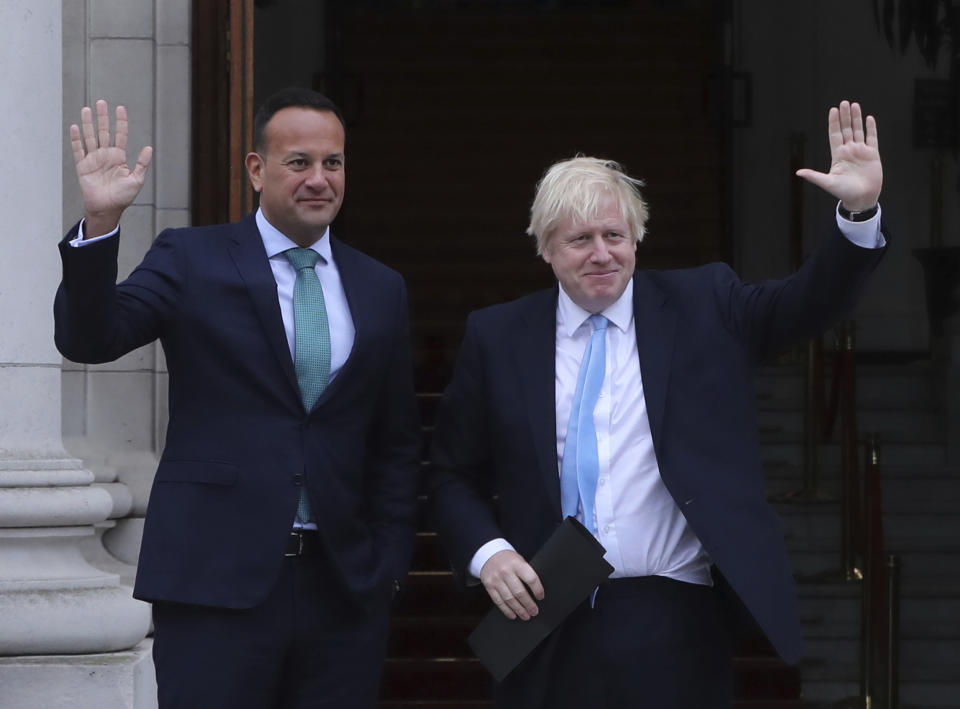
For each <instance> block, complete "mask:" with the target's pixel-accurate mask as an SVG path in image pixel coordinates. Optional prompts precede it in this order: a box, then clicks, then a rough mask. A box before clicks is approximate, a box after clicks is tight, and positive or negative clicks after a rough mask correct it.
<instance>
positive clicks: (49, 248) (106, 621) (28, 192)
mask: <svg viewBox="0 0 960 709" xmlns="http://www.w3.org/2000/svg"><path fill="white" fill-rule="evenodd" d="M61 23H62V15H61V0H4V1H3V2H2V3H0V66H3V67H6V68H7V69H8V70H7V71H4V72H2V74H0V95H2V96H5V97H7V98H8V103H7V106H8V110H7V111H5V112H4V126H3V139H4V149H3V152H4V164H5V166H6V167H5V169H4V170H2V171H0V213H2V214H3V226H2V227H0V231H2V233H3V234H2V235H3V252H4V257H3V258H2V259H0V333H2V335H0V655H2V656H4V657H2V658H0V706H3V707H9V708H10V709H19V707H38V706H44V707H46V708H47V709H50V708H52V707H60V706H64V707H66V706H72V707H93V706H97V707H103V708H104V709H107V708H108V707H110V708H112V707H126V706H134V704H131V703H130V702H131V701H132V699H130V698H131V697H132V696H133V695H134V694H135V692H134V691H133V690H132V689H130V688H129V687H128V688H127V689H128V690H129V691H127V690H123V689H120V688H118V687H117V686H114V685H115V683H116V677H115V676H113V675H112V674H111V673H112V672H113V669H101V670H99V671H92V670H89V668H86V667H83V668H81V667H80V666H81V665H83V664H84V662H85V659H84V657H83V656H82V655H81V656H80V657H73V658H64V657H56V658H50V657H47V658H27V657H23V656H38V655H43V656H51V655H61V654H69V655H77V654H86V653H110V652H114V651H120V650H127V649H129V648H132V647H134V646H135V645H137V644H138V643H139V642H140V641H141V640H143V638H144V637H145V636H146V633H147V631H148V629H149V621H150V614H149V607H148V606H147V605H146V604H143V603H141V602H139V601H135V600H134V599H133V598H132V596H131V591H130V589H129V588H128V587H126V586H122V585H121V584H120V582H119V578H118V577H117V576H116V575H115V574H110V573H107V572H104V571H102V570H100V569H98V568H96V567H94V566H91V565H90V564H89V563H88V562H87V561H86V560H85V558H84V556H83V554H82V552H81V547H82V545H83V543H84V541H85V540H87V539H89V538H90V537H92V536H93V535H94V534H95V529H94V525H96V524H98V523H100V522H102V521H104V520H105V519H107V518H108V516H110V514H111V512H112V510H113V507H114V500H113V499H112V497H111V494H110V492H109V491H108V490H106V489H104V488H103V487H97V486H93V485H92V484H91V483H93V481H94V476H93V474H92V473H90V472H89V471H87V470H84V468H83V466H82V464H81V462H80V461H79V460H77V459H74V458H71V457H69V456H68V455H67V454H66V453H65V452H64V448H63V443H62V437H61V410H60V400H61V398H60V397H61V382H60V378H61V371H60V370H61V357H60V355H59V354H58V353H57V351H56V349H55V348H54V345H53V317H52V307H51V306H52V299H53V294H54V292H55V289H56V285H57V282H58V281H59V267H58V256H57V253H56V241H57V239H58V237H59V235H60V234H61V233H62V229H63V225H62V219H61V210H60V199H61V194H62V182H61V179H62V177H61V175H62V173H61V161H62V157H61V156H62V144H63V141H64V140H65V137H64V136H65V133H64V129H63V125H62V122H61V115H62V84H61V72H62V65H61V61H62V60H61V41H62V39H61ZM92 664H93V665H94V666H99V667H101V668H105V666H107V665H109V664H110V663H108V662H105V661H104V660H103V659H102V656H98V659H97V660H96V661H94V662H93V663H92ZM112 664H113V665H114V666H117V665H119V664H123V663H122V661H114V662H113V663H112ZM76 670H80V671H79V672H77V671H76ZM132 674H134V673H131V676H132ZM70 676H75V678H76V682H71V681H70V680H69V679H65V678H68V677H70ZM97 677H99V678H101V680H99V682H100V683H99V684H98V680H97ZM107 677H113V679H109V680H107V681H108V683H109V685H110V686H109V687H106V688H105V687H104V686H103V683H102V679H103V678H107ZM58 678H59V679H58ZM91 678H93V679H91ZM61 680H63V682H61ZM138 681H139V680H138ZM58 683H60V684H58ZM130 683H131V686H132V683H133V680H131V681H130ZM61 684H63V686H61ZM120 684H122V682H120ZM128 700H129V701H128ZM140 706H142V704H140Z"/></svg>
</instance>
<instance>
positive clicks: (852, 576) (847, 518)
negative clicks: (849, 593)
mask: <svg viewBox="0 0 960 709" xmlns="http://www.w3.org/2000/svg"><path fill="white" fill-rule="evenodd" d="M838 339H839V342H840V347H839V352H838V353H837V359H836V362H835V364H834V366H835V367H838V368H840V369H841V372H842V373H841V375H840V378H839V379H840V384H839V386H840V489H841V495H840V498H841V501H842V505H843V509H842V512H841V517H842V525H843V531H842V539H841V548H840V557H841V570H842V573H843V578H844V579H845V580H846V581H855V580H859V579H862V578H863V570H862V561H863V538H862V533H861V529H862V524H863V518H862V514H863V512H862V504H861V496H862V492H861V489H860V486H859V485H858V484H857V481H858V478H859V473H858V470H857V457H858V456H857V447H858V443H857V438H858V434H857V381H856V380H857V372H856V366H857V365H856V352H855V348H856V329H855V324H854V322H853V321H852V320H844V321H843V322H841V323H840V325H839V333H838Z"/></svg>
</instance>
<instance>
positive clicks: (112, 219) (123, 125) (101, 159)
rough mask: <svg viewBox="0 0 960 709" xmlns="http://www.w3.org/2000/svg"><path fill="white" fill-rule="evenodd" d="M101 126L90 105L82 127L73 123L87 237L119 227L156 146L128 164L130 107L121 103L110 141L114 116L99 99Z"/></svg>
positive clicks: (71, 142) (72, 129)
mask: <svg viewBox="0 0 960 709" xmlns="http://www.w3.org/2000/svg"><path fill="white" fill-rule="evenodd" d="M96 106H97V130H96V133H94V130H93V115H92V112H91V111H90V107H89V106H84V107H83V110H82V111H81V112H80V122H81V125H82V136H81V128H80V127H78V126H77V124H76V123H74V124H73V125H71V126H70V146H71V147H72V148H73V161H74V163H76V167H77V180H78V181H79V183H80V191H81V193H82V194H83V208H84V238H90V237H93V236H100V235H102V234H106V233H108V232H110V231H112V230H113V229H114V228H116V226H117V224H119V223H120V216H121V215H122V214H123V211H124V210H125V209H126V208H127V207H129V206H130V205H131V204H133V200H134V199H136V196H137V194H138V193H139V192H140V189H141V188H142V187H143V181H144V179H145V178H146V174H147V166H149V165H150V158H151V157H153V148H151V147H150V146H147V147H145V148H144V149H143V150H141V151H140V156H139V157H138V158H137V164H136V166H134V168H133V169H132V170H131V169H130V167H129V166H128V165H127V130H128V128H127V109H126V108H124V107H123V106H117V111H116V123H115V127H114V129H115V131H116V140H115V141H114V144H113V145H112V146H111V145H110V117H109V115H108V112H107V102H106V101H104V100H102V99H101V100H99V101H97V104H96Z"/></svg>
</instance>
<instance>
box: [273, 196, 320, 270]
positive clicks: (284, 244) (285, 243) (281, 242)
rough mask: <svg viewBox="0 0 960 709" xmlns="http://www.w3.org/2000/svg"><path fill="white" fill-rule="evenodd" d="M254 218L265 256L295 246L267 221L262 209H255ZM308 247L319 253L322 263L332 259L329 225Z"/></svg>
mask: <svg viewBox="0 0 960 709" xmlns="http://www.w3.org/2000/svg"><path fill="white" fill-rule="evenodd" d="M256 219H257V228H258V229H259V230H260V238H261V239H263V248H264V249H266V251H267V258H273V257H274V256H276V255H277V254H281V253H283V252H284V251H287V250H289V249H295V248H297V244H295V243H294V242H293V240H291V239H290V237H288V236H286V235H285V234H284V233H283V232H281V231H280V230H279V229H277V228H276V227H275V226H273V224H271V223H270V222H268V221H267V218H266V217H265V216H264V215H263V210H262V209H257V215H256ZM310 248H311V249H313V250H314V251H316V252H317V253H318V254H320V258H321V259H322V260H323V262H324V263H330V262H331V261H332V254H331V251H330V227H327V228H326V230H324V232H323V236H321V237H320V238H319V239H317V240H316V241H315V242H314V243H313V244H311V245H310Z"/></svg>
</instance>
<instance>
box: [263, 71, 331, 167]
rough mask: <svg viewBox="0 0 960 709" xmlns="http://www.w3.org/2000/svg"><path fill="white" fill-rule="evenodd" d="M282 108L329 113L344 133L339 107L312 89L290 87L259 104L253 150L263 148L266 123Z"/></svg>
mask: <svg viewBox="0 0 960 709" xmlns="http://www.w3.org/2000/svg"><path fill="white" fill-rule="evenodd" d="M284 108H312V109H314V110H316V111H330V113H332V114H333V115H335V116H336V117H337V120H338V121H340V125H341V126H343V130H344V133H346V130H347V125H346V122H345V121H344V120H343V113H341V112H340V107H339V106H337V104H335V103H334V102H333V101H331V100H330V99H328V98H327V97H326V96H324V95H323V94H321V93H318V92H317V91H313V90H312V89H302V88H299V87H297V86H290V87H288V88H286V89H280V90H279V91H277V93H275V94H273V95H272V96H270V97H269V98H267V100H266V101H264V102H263V103H262V104H260V108H258V109H257V113H256V115H255V116H254V117H253V149H254V150H256V151H257V152H260V151H261V150H262V149H263V148H264V147H265V146H264V144H263V134H264V131H266V129H267V123H269V122H270V119H271V118H273V116H274V115H275V114H276V113H277V111H280V110H283V109H284Z"/></svg>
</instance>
